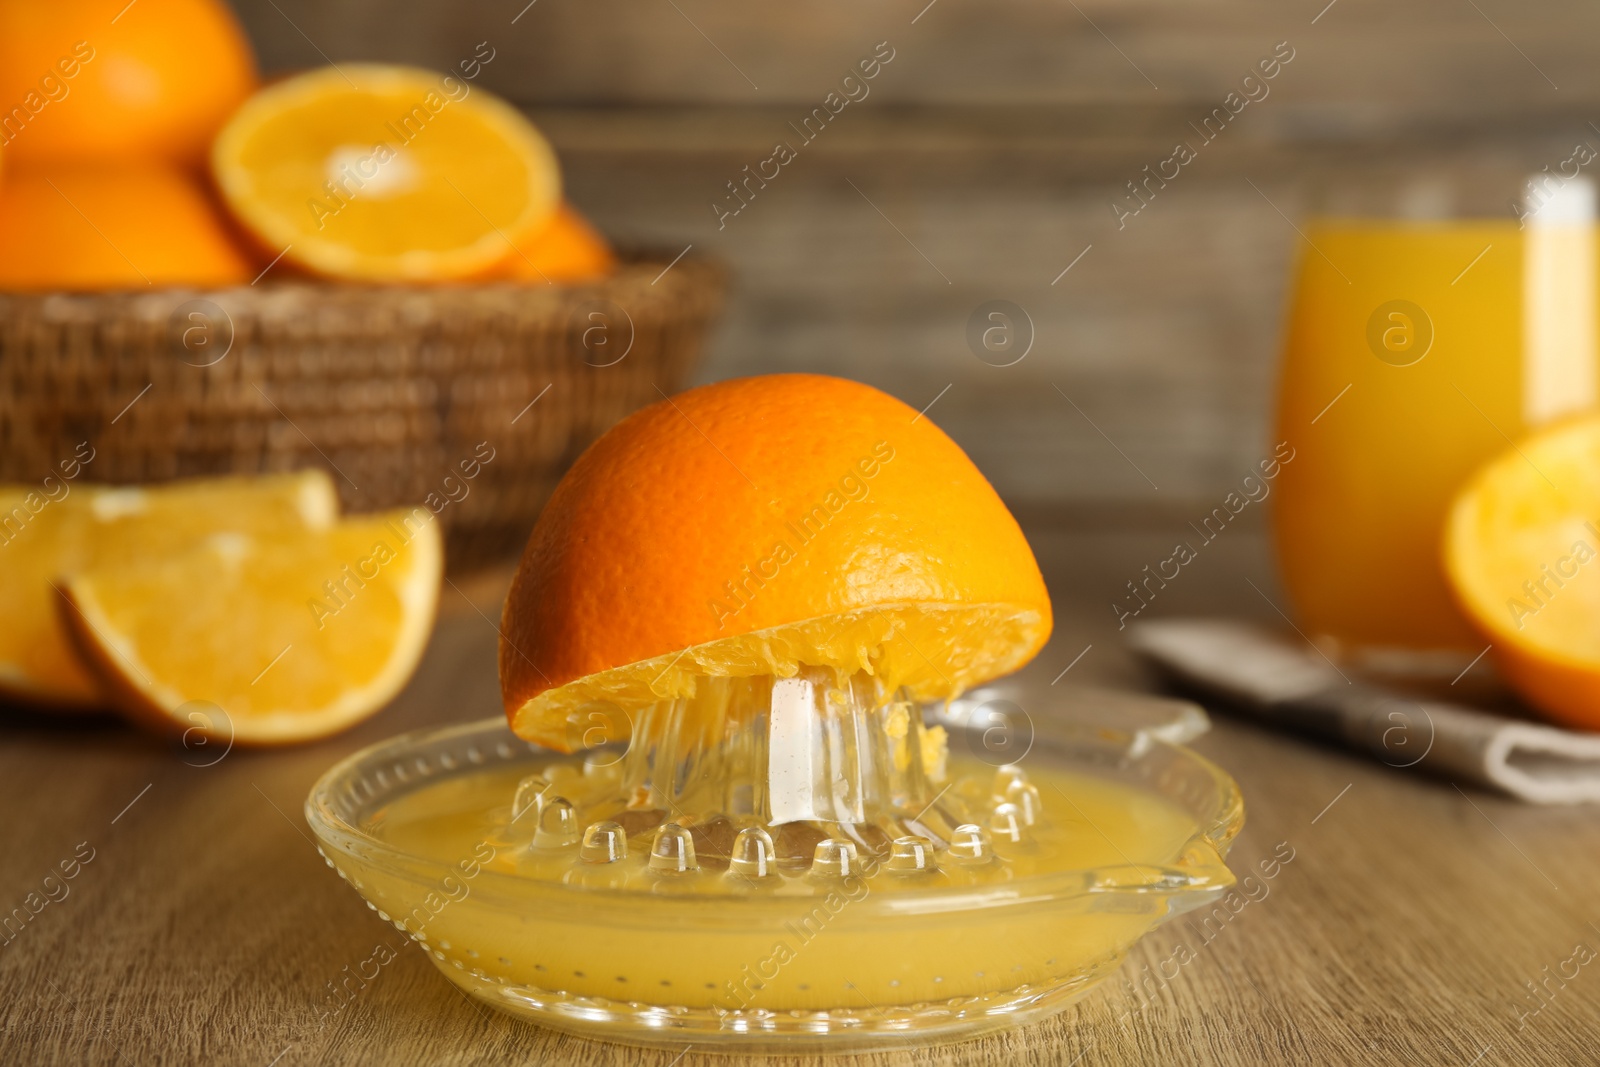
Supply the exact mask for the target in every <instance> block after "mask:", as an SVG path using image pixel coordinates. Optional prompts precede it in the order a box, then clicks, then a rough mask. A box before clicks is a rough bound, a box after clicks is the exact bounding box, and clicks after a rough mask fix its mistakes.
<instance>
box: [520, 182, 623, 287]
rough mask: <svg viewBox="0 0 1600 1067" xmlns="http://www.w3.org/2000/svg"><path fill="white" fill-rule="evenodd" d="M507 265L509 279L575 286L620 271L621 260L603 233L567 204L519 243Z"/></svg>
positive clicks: (564, 203) (563, 203)
mask: <svg viewBox="0 0 1600 1067" xmlns="http://www.w3.org/2000/svg"><path fill="white" fill-rule="evenodd" d="M505 265H506V271H507V276H508V277H511V278H515V279H517V280H519V281H525V282H547V283H549V284H552V285H574V284H581V283H584V282H594V281H599V280H600V279H601V278H604V277H605V276H606V275H608V274H610V273H611V272H612V271H614V270H616V269H617V257H616V255H615V254H614V253H613V252H612V251H611V246H610V245H609V244H608V243H607V242H606V239H605V238H604V237H602V236H601V235H600V231H599V230H596V229H595V228H594V225H593V224H592V223H591V222H590V221H589V220H588V219H586V218H584V217H583V215H582V214H581V213H580V212H579V211H578V209H577V208H575V207H573V206H572V205H571V204H569V203H566V202H565V201H563V202H562V204H561V206H560V207H558V208H556V213H555V215H554V216H553V217H552V218H551V219H550V221H549V223H547V224H546V225H545V226H544V227H543V228H542V229H540V230H539V231H537V232H536V233H534V234H533V235H531V236H529V237H527V238H525V239H523V240H521V241H518V242H517V245H516V248H515V249H513V251H512V252H511V254H510V255H509V256H507V257H506V263H505Z"/></svg>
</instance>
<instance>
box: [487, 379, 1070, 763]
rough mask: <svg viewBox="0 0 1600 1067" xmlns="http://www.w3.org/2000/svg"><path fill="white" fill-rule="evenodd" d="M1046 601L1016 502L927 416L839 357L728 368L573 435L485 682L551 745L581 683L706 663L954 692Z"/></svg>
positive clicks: (684, 670) (633, 682)
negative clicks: (584, 445) (839, 370)
mask: <svg viewBox="0 0 1600 1067" xmlns="http://www.w3.org/2000/svg"><path fill="white" fill-rule="evenodd" d="M1051 619H1052V616H1051V609H1050V597H1049V594H1048V592H1047V591H1046V589H1045V584H1044V579H1043V578H1042V577H1041V576H1040V573H1039V567H1038V564H1037V563H1036V562H1035V561H1034V558H1033V552H1032V550H1031V549H1030V548H1029V547H1028V542H1027V540H1026V539H1025V538H1024V537H1023V534H1022V531H1021V529H1019V528H1018V526H1017V523H1016V520H1015V519H1013V518H1012V516H1011V513H1010V512H1009V511H1007V510H1006V507H1005V505H1004V504H1003V503H1002V502H1001V500H1000V497H999V496H998V495H997V494H996V493H995V491H994V489H993V488H992V487H991V486H990V485H989V483H988V481H987V480H985V479H984V477H983V475H982V474H981V473H980V472H979V471H978V469H977V467H975V466H974V465H973V463H972V461H971V460H970V459H968V458H967V456H966V454H965V453H964V452H962V451H961V449H960V447H958V446H957V445H956V443H955V442H954V441H952V440H950V438H949V437H947V436H945V434H944V432H943V431H941V430H940V429H939V428H938V427H937V426H935V425H934V424H933V422H932V420H930V419H928V418H926V417H925V416H922V415H920V414H919V413H918V412H917V411H916V410H914V409H913V408H910V407H907V406H906V405H905V404H903V403H901V402H900V401H899V400H896V399H894V398H893V397H891V396H887V395H886V394H884V393H881V392H879V391H878V390H876V389H873V388H871V387H870V386H866V385H861V384H859V383H857V382H850V381H845V380H842V379H839V378H828V377H823V376H821V375H812V374H775V375H768V376H765V377H757V378H742V379H737V380H734V381H725V382H718V383H716V384H714V385H707V386H702V387H700V388H698V389H692V390H690V391H688V392H686V393H681V394H679V395H678V396H675V397H673V398H671V399H670V400H662V401H660V402H658V403H656V404H653V405H651V406H650V407H647V408H645V409H643V410H641V411H639V412H636V413H635V414H633V415H632V416H630V417H628V418H627V419H624V420H623V421H622V422H621V423H619V424H617V425H616V426H614V427H613V428H612V429H611V430H609V431H608V432H607V433H606V434H605V435H604V436H603V437H601V438H600V440H599V441H597V442H595V444H594V445H593V446H592V447H590V448H589V450H588V451H586V452H585V453H584V454H583V455H582V456H581V457H579V459H578V461H577V463H575V464H574V465H573V467H572V469H571V470H570V471H569V472H568V473H567V475H566V477H565V478H563V479H562V481H561V483H560V485H558V486H557V487H556V490H555V493H554V495H552V496H551V498H550V502H549V504H548V505H547V506H546V507H545V509H544V512H543V513H542V514H541V515H540V516H539V521H538V522H537V523H536V524H535V526H534V529H533V533H532V536H530V537H529V539H528V545H527V548H526V549H525V551H524V553H523V557H522V563H521V566H520V567H519V568H518V570H517V575H516V578H515V580H514V581H513V583H512V586H511V591H510V594H509V596H508V597H507V599H506V606H505V612H504V617H503V622H502V626H501V630H502V634H503V636H502V640H501V645H500V689H501V696H502V698H503V699H504V702H505V709H506V714H507V716H508V718H509V720H510V723H511V728H512V729H513V730H514V731H515V732H516V733H517V734H518V735H520V736H522V737H525V738H528V739H530V740H537V741H539V742H541V743H543V744H549V745H552V746H555V747H558V748H567V747H569V746H570V745H571V744H572V740H571V739H572V737H573V736H575V735H574V733H573V731H572V730H571V726H572V725H573V721H574V720H573V716H576V717H577V718H576V721H577V722H579V723H581V722H582V720H583V709H584V707H585V705H586V704H589V703H591V702H597V701H600V702H607V703H610V704H613V705H615V706H617V707H619V708H621V709H623V710H624V711H626V712H629V713H631V712H632V710H633V709H635V708H638V707H642V706H644V705H646V704H649V703H653V702H655V701H659V700H668V699H674V698H678V697H689V696H693V695H694V694H695V693H696V691H697V688H698V687H700V686H701V684H702V683H704V681H705V680H706V679H707V678H743V677H751V676H755V675H774V676H777V677H793V676H794V675H795V674H796V673H797V672H798V671H799V670H800V669H801V668H802V667H805V666H811V667H822V668H831V669H833V670H836V671H839V672H841V673H844V674H851V673H854V672H857V671H867V672H870V673H872V674H873V675H875V676H876V677H877V678H879V679H880V680H881V681H882V683H883V684H884V685H885V686H886V687H887V688H888V690H889V691H893V690H895V689H896V688H898V687H900V686H905V687H908V688H909V689H910V690H911V691H912V692H913V694H914V695H916V696H917V697H918V698H920V699H924V700H934V699H942V698H949V697H954V696H957V695H959V694H960V693H961V692H963V691H964V690H966V689H968V688H970V687H972V686H974V685H979V684H981V683H983V682H986V681H988V680H990V679H991V678H995V677H998V676H999V675H1002V674H1006V673H1009V672H1010V671H1013V670H1016V669H1017V668H1019V667H1021V666H1022V665H1023V664H1025V663H1027V662H1028V661H1029V660H1030V659H1032V658H1033V656H1034V654H1035V653H1037V652H1038V651H1039V649H1040V648H1041V647H1042V646H1043V645H1044V643H1045V641H1046V639H1048V638H1049V636H1050V628H1051ZM694 714H697V712H694V711H693V710H692V709H691V710H690V711H688V712H686V715H690V716H693V715H694ZM579 733H580V734H581V730H580V731H579Z"/></svg>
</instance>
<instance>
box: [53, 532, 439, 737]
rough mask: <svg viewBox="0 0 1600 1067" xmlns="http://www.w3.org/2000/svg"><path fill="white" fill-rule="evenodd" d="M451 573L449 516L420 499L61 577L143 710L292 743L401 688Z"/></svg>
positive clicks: (93, 644) (166, 723)
mask: <svg viewBox="0 0 1600 1067" xmlns="http://www.w3.org/2000/svg"><path fill="white" fill-rule="evenodd" d="M442 571H443V549H442V546H441V538H440V535H439V523H438V521H437V520H435V519H434V517H433V516H432V515H431V514H429V513H428V512H427V511H426V510H425V509H422V508H417V509H413V510H409V511H397V512H392V513H387V514H380V515H369V516H362V517H360V518H359V519H348V520H345V521H343V522H340V523H338V524H337V525H334V526H332V527H329V528H326V529H322V530H306V531H303V532H301V533H299V534H297V535H295V536H292V537H278V538H267V537H258V536H252V535H251V534H249V533H238V532H229V533H222V534H217V535H214V536H212V537H209V538H207V539H206V540H205V541H204V542H202V543H201V544H199V545H197V546H196V547H194V548H192V549H190V550H189V551H187V552H184V553H180V554H177V555H172V556H166V557H162V558H158V559H153V560H149V561H144V562H135V563H131V564H127V565H123V566H115V567H105V568H101V569H97V570H92V571H86V572H84V573H82V574H78V575H76V576H74V577H72V578H69V579H67V580H66V581H65V582H64V584H63V587H62V591H63V593H64V594H65V595H66V598H67V600H68V601H69V605H68V606H67V607H66V608H65V609H64V610H63V617H64V618H65V619H66V622H67V625H68V628H69V629H70V631H71V632H72V635H73V638H74V639H75V641H76V643H77V645H78V647H79V649H80V650H81V651H82V653H83V655H84V658H85V659H86V660H87V661H88V662H89V663H90V665H92V666H93V668H94V669H95V672H96V673H97V674H98V675H99V676H100V678H101V680H102V681H103V682H104V683H105V685H106V687H107V689H108V690H109V691H110V692H111V693H112V694H113V696H114V700H115V703H116V706H117V709H118V710H119V711H121V712H123V713H124V714H126V715H127V716H129V717H130V718H132V719H133V720H135V721H136V722H139V723H141V724H142V725H146V726H150V727H153V728H155V729H156V730H158V731H161V732H166V733H170V734H175V735H177V734H183V733H186V732H188V731H190V730H196V729H197V730H199V731H201V732H202V733H204V734H205V735H206V736H208V737H216V738H217V739H218V740H222V741H229V742H237V743H239V744H253V745H274V744H288V743H291V742H295V741H304V740H309V739H311V738H316V737H323V736H326V735H328V734H331V733H335V732H337V731H339V730H342V729H344V728H345V727H348V726H350V725H352V724H354V723H356V722H359V721H360V720H362V719H364V718H366V717H367V716H369V715H371V714H372V713H373V712H375V711H377V710H378V709H379V708H381V707H383V705H385V704H387V703H388V702H389V701H390V700H391V699H393V697H394V695H395V694H396V693H397V692H399V690H400V688H401V686H403V685H404V684H405V683H406V681H407V680H408V679H409V678H410V677H411V674H412V672H413V671H414V670H415V669H416V666H417V662H418V661H419V660H420V659H421V657H422V652H423V649H424V647H425V646H426V645H427V641H428V635H429V634H430V633H431V632H432V629H433V617H434V609H435V607H436V606H437V604H438V598H439V582H440V576H441V574H442ZM197 702H198V703H199V707H200V709H201V710H200V712H199V714H195V710H196V705H197ZM215 709H220V711H221V714H220V715H219V714H218V713H217V710H215Z"/></svg>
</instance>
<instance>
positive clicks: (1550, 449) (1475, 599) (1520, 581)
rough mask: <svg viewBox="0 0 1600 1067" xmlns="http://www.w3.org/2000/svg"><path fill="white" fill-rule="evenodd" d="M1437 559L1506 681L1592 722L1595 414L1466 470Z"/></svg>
mask: <svg viewBox="0 0 1600 1067" xmlns="http://www.w3.org/2000/svg"><path fill="white" fill-rule="evenodd" d="M1444 559H1445V572H1446V574H1447V575H1448V577H1449V580H1450V584H1451V586H1452V587H1453V589H1454V590H1455V593H1456V596H1457V598H1458V599H1459V601H1460V603H1461V606H1462V608H1463V609H1464V610H1465V612H1466V614H1467V617H1468V618H1469V619H1470V620H1471V621H1472V622H1473V623H1475V624H1476V625H1477V627H1478V628H1479V629H1480V630H1481V631H1482V632H1483V634H1484V636H1485V639H1486V640H1487V641H1489V642H1490V643H1492V645H1493V653H1492V655H1493V658H1494V660H1495V662H1496V665H1497V666H1498V667H1499V669H1500V671H1501V673H1502V674H1504V675H1505V678H1506V680H1507V681H1508V682H1510V683H1511V685H1512V686H1513V687H1514V688H1515V689H1516V690H1517V691H1518V693H1520V694H1521V695H1522V696H1523V697H1524V698H1525V699H1526V700H1527V701H1528V702H1529V703H1530V704H1532V705H1533V706H1534V707H1535V708H1536V709H1538V710H1539V711H1541V712H1543V713H1544V714H1545V715H1547V716H1548V717H1549V718H1551V719H1553V720H1555V721H1557V722H1560V723H1563V724H1565V725H1568V726H1574V727H1577V728H1579V729H1587V730H1600V418H1597V417H1587V418H1583V419H1578V420H1575V421H1572V422H1567V423H1563V424H1561V425H1558V426H1556V427H1554V428H1552V429H1550V430H1547V431H1545V432H1543V433H1540V434H1538V435H1536V436H1534V437H1532V438H1530V439H1529V440H1526V441H1523V442H1521V443H1520V444H1519V445H1518V446H1517V447H1516V448H1513V449H1510V450H1508V451H1507V452H1505V453H1504V454H1503V455H1501V456H1500V457H1499V458H1498V459H1495V460H1494V461H1493V462H1491V463H1489V464H1488V465H1487V466H1485V467H1484V468H1483V469H1481V470H1480V471H1479V472H1478V473H1477V474H1476V475H1474V476H1473V478H1472V480H1471V481H1470V482H1468V483H1467V485H1466V486H1465V487H1464V488H1463V489H1462V490H1461V492H1460V494H1459V495H1458V496H1457V497H1456V501H1455V504H1454V505H1453V506H1452V508H1451V511H1450V516H1449V520H1448V522H1447V524H1446V528H1445V544H1444Z"/></svg>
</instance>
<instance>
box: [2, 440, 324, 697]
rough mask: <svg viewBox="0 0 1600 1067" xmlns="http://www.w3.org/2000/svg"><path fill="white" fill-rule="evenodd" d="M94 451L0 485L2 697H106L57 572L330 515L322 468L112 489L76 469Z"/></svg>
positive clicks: (294, 527) (310, 523)
mask: <svg viewBox="0 0 1600 1067" xmlns="http://www.w3.org/2000/svg"><path fill="white" fill-rule="evenodd" d="M93 459H94V450H93V449H91V448H89V447H88V446H86V445H85V446H83V447H81V448H80V449H79V452H78V455H77V456H76V457H74V458H72V459H68V460H62V461H61V464H60V467H61V471H62V475H52V476H50V477H48V478H45V479H44V480H43V481H42V482H41V483H40V484H39V485H37V486H17V485H13V486H4V487H0V509H3V511H0V618H4V619H5V620H6V624H5V625H4V626H0V696H7V697H10V698H11V699H14V700H21V701H24V702H27V703H31V704H37V705H41V706H46V707H54V708H59V709H62V710H87V709H91V708H96V707H103V706H105V699H104V696H103V694H102V691H101V689H100V686H99V684H98V683H97V682H96V680H95V678H94V676H93V675H92V674H91V673H90V672H89V671H88V670H86V669H85V668H84V666H83V665H82V664H81V662H80V661H79V658H78V656H77V655H76V654H75V653H74V651H73V649H72V647H71V645H70V643H69V641H68V639H67V635H66V632H65V631H64V630H63V629H62V627H61V623H60V619H59V616H58V614H57V608H58V601H59V599H60V598H59V596H58V595H57V593H56V590H55V588H54V586H53V585H52V583H53V582H55V581H57V580H58V579H60V578H61V577H62V576H63V575H65V574H68V573H70V572H75V571H79V570H84V569H87V568H94V567H102V566H111V567H118V566H137V565H138V564H139V563H140V562H141V561H143V560H147V559H152V558H155V557H157V556H160V555H163V554H167V553H171V552H176V551H182V550H184V549H186V548H189V547H191V546H193V545H195V544H197V543H199V542H200V541H202V540H204V539H205V538H207V537H209V536H211V535H213V534H216V533H220V532H224V531H240V532H248V533H251V534H254V535H256V536H263V537H269V536H287V535H290V534H293V533H295V532H297V531H300V530H304V529H316V528H320V527H326V526H329V525H331V524H332V523H333V521H334V519H335V517H336V516H337V514H338V496H337V494H336V493H335V492H334V489H333V483H332V482H331V481H330V480H329V479H328V476H327V475H326V474H324V473H323V472H321V471H302V472H300V473H298V474H280V475H268V476H265V477H260V478H208V479H195V480H193V481H183V482H172V483H169V484H167V485H164V486H160V487H152V488H126V489H117V488H109V487H105V486H95V485H90V484H87V483H84V482H80V481H77V480H75V479H76V478H78V477H80V476H81V475H82V473H83V471H84V470H85V469H86V465H88V464H92V462H93ZM63 475H64V476H63Z"/></svg>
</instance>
